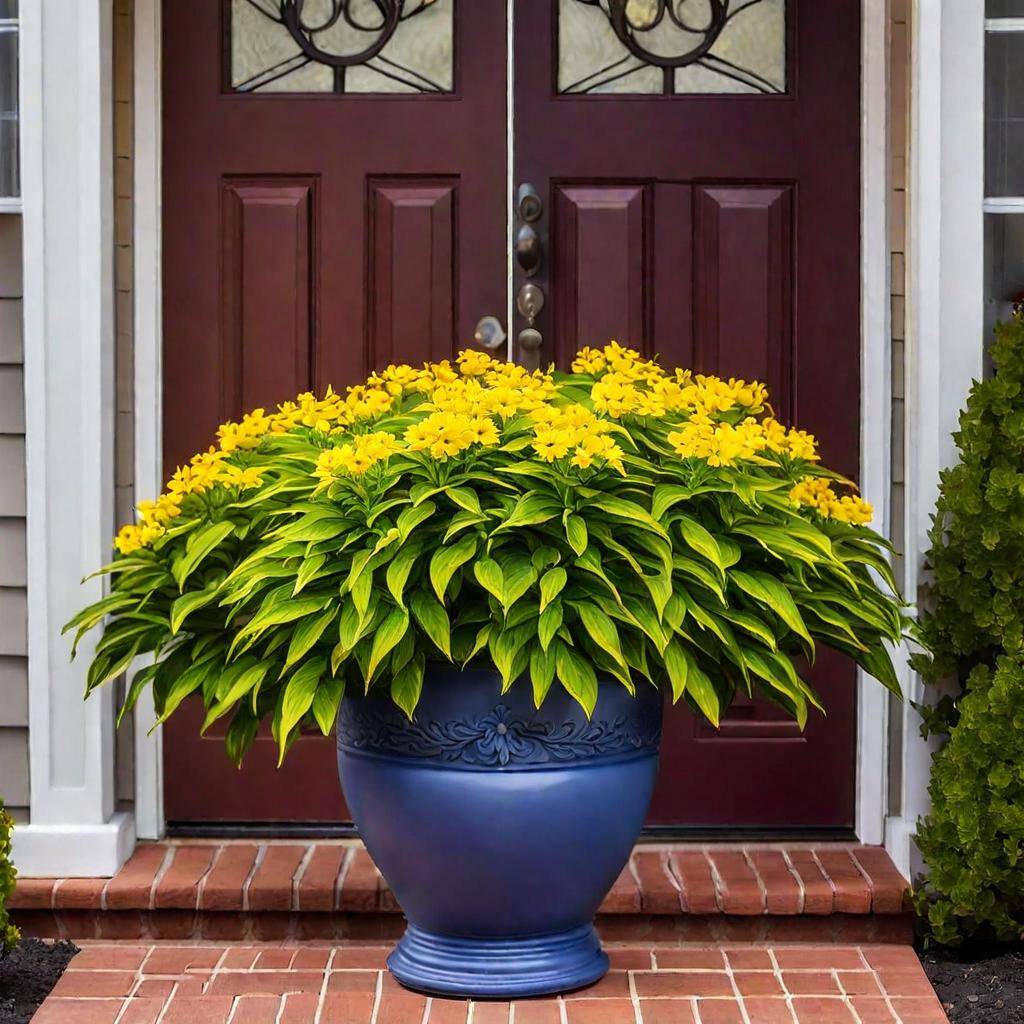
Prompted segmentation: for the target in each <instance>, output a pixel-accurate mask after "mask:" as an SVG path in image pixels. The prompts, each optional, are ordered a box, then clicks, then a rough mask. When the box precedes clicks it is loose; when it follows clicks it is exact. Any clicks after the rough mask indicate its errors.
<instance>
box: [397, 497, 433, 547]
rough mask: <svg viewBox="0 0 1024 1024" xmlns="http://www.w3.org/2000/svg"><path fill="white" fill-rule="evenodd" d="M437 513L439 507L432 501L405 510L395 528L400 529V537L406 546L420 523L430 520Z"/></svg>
mask: <svg viewBox="0 0 1024 1024" xmlns="http://www.w3.org/2000/svg"><path fill="white" fill-rule="evenodd" d="M436 511H437V506H436V505H435V504H434V503H433V502H432V501H425V502H423V504H421V505H414V506H413V507H412V508H407V509H405V510H404V511H403V512H402V513H401V514H400V515H399V517H398V521H397V522H396V523H395V526H396V527H397V528H398V535H399V537H400V538H401V540H402V543H403V544H404V543H405V542H406V540H407V539H408V537H409V534H410V533H412V531H413V530H415V529H416V527H417V526H419V525H420V523H422V522H424V521H425V520H427V519H429V518H430V517H431V516H432V515H433V514H434V513H435V512H436Z"/></svg>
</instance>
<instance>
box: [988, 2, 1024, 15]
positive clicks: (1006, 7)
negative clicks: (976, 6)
mask: <svg viewBox="0 0 1024 1024" xmlns="http://www.w3.org/2000/svg"><path fill="white" fill-rule="evenodd" d="M985 17H986V18H1024V0H985Z"/></svg>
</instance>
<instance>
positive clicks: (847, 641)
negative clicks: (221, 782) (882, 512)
mask: <svg viewBox="0 0 1024 1024" xmlns="http://www.w3.org/2000/svg"><path fill="white" fill-rule="evenodd" d="M870 518H871V508H870V506H869V505H867V504H866V503H865V502H864V501H862V500H861V499H860V498H859V497H858V496H857V494H856V491H855V488H854V487H853V486H852V484H850V483H849V482H848V481H845V480H843V479H842V478H840V477H839V476H838V475H837V474H835V473H832V472H830V471H829V470H827V469H825V468H824V467H822V466H821V464H820V462H819V460H818V455H817V451H816V445H815V440H814V438H813V437H811V436H810V435H808V434H806V433H804V432H802V431H799V430H796V429H794V428H791V427H787V426H785V425H783V424H781V423H779V422H778V421H777V420H776V419H775V417H774V415H773V414H772V411H771V407H770V405H769V401H768V394H767V391H766V390H765V388H764V386H763V385H761V384H758V383H747V382H744V381H741V380H728V381H726V380H721V379H718V378H716V377H707V376H700V375H694V374H691V373H690V372H688V371H686V370H675V371H672V372H669V371H667V370H665V369H663V368H662V367H661V366H659V365H658V363H657V362H656V361H652V360H646V359H643V358H641V356H640V355H639V354H638V353H637V352H635V351H632V350H629V349H626V348H623V347H621V346H619V345H617V344H615V343H614V342H613V343H611V344H609V345H607V346H605V347H604V348H602V349H584V350H583V351H581V352H580V353H579V354H578V356H577V358H576V360H575V362H574V363H573V367H572V372H571V373H559V372H555V371H553V370H548V371H546V372H544V371H537V372H529V371H527V370H525V369H523V368H522V367H520V366H516V365H513V364H510V363H504V362H498V361H496V360H494V359H492V358H491V357H490V356H487V355H485V354H483V353H481V352H477V351H466V352H463V353H461V354H460V355H459V356H458V358H457V359H456V360H454V361H453V362H452V361H444V362H440V363H434V364H428V365H426V366H424V367H421V368H414V367H410V366H389V367H388V368H387V369H385V370H383V371H381V372H380V373H375V374H374V375H373V376H372V377H370V379H369V380H368V381H367V382H366V383H365V384H361V385H359V386H356V387H352V388H349V389H348V390H347V391H346V392H345V394H337V393H335V392H333V391H330V390H329V391H328V392H327V394H326V395H324V396H323V397H320V398H318V397H316V396H314V395H312V394H305V395H301V396H299V398H298V399H296V400H295V401H294V402H285V403H284V404H282V405H281V406H279V407H278V409H277V410H276V411H274V412H272V413H267V412H266V411H265V410H262V409H257V410H255V411H254V412H251V413H249V414H248V415H246V416H245V417H244V418H243V419H242V420H241V421H239V422H238V423H226V424H224V425H223V426H222V427H221V428H220V430H219V431H218V443H217V444H216V445H215V446H213V447H211V448H210V449H209V450H208V451H206V452H203V453H200V454H199V455H197V456H195V457H194V458H193V459H192V460H191V462H190V464H189V465H187V466H183V467H181V468H180V469H178V471H177V472H176V473H175V474H174V477H173V478H172V479H171V481H170V482H169V484H168V486H167V489H166V491H165V492H164V493H163V494H162V495H161V496H160V497H159V498H158V499H157V500H156V501H153V502H147V503H144V504H143V505H141V506H140V508H139V518H138V520H137V522H135V523H131V524H129V525H127V526H125V527H124V528H123V529H122V530H121V531H120V532H119V533H118V535H117V537H116V539H115V546H116V548H117V552H118V553H117V556H116V558H115V560H114V561H113V562H112V563H111V564H110V565H108V566H106V567H105V568H104V569H102V570H100V572H102V573H107V574H109V575H110V576H111V577H112V585H111V588H110V592H109V594H108V595H107V596H106V597H104V598H103V599H102V600H100V601H97V602H96V603H94V604H92V605H90V606H89V607H88V608H86V609H85V610H84V611H82V612H81V613H80V614H79V615H77V616H76V617H75V618H74V619H73V620H72V621H71V622H70V623H69V624H68V626H67V629H70V630H74V631H75V633H76V637H75V644H76V646H77V644H78V642H79V640H80V639H81V637H82V636H83V635H84V634H85V633H86V632H88V631H89V630H90V629H92V628H93V627H96V626H100V625H102V626H103V634H102V637H101V639H100V640H99V642H98V644H97V646H96V648H95V650H94V653H93V657H92V663H91V665H90V668H89V673H88V689H89V690H90V691H91V690H92V689H94V688H95V687H97V686H99V685H101V684H102V683H104V682H107V681H108V680H110V679H113V678H115V677H117V676H119V675H121V674H122V673H124V672H125V671H126V670H128V669H129V667H130V666H133V665H135V664H136V663H137V659H138V658H140V657H141V656H143V655H149V656H150V658H149V663H148V664H144V665H143V667H142V668H141V669H139V670H137V671H136V672H135V673H134V676H133V677H132V680H131V684H130V686H129V688H128V693H127V697H126V700H125V703H124V707H123V709H122V714H123V713H124V711H126V710H128V709H130V708H131V707H132V706H133V705H134V704H135V702H136V700H137V699H138V696H139V694H140V693H141V692H142V690H143V689H144V688H145V687H146V686H151V687H152V690H153V696H154V700H155V705H156V709H157V713H158V716H159V719H160V720H161V721H162V720H164V719H166V718H167V716H169V715H170V714H172V713H173V712H174V710H175V709H176V708H177V707H178V706H179V705H180V704H181V702H182V701H183V700H184V699H185V698H187V697H190V696H192V695H194V694H198V695H200V696H201V698H202V700H203V701H204V703H205V706H206V709H207V714H206V719H205V724H204V728H208V727H209V726H210V725H211V724H212V723H213V722H215V721H217V720H218V719H220V718H222V717H223V716H225V715H231V716H232V719H231V724H230V727H229V729H228V733H227V746H228V751H229V754H230V755H231V757H232V758H233V759H234V760H235V761H236V762H241V759H242V757H243V755H244V754H245V752H246V750H247V749H248V747H249V745H250V744H251V743H252V740H253V737H254V735H255V733H256V730H257V726H258V724H259V722H260V720H261V719H264V718H267V717H269V718H270V719H271V721H272V727H273V732H274V735H275V737H276V738H277V740H278V742H279V744H280V748H281V756H282V757H283V756H284V754H285V753H286V752H287V749H288V747H289V744H290V742H291V741H292V740H293V739H294V738H295V736H296V735H297V730H298V728H299V727H300V726H301V725H302V724H303V723H306V724H312V723H314V722H315V723H316V724H318V725H319V726H320V728H321V729H322V730H323V732H324V733H325V734H327V733H329V732H330V730H331V729H332V727H333V723H334V719H335V717H336V714H337V710H338V706H339V703H340V701H341V700H342V698H343V695H344V693H345V691H346V689H348V688H350V687H358V688H360V689H364V690H369V689H370V688H372V687H386V688H388V689H389V691H390V694H391V697H392V698H393V699H394V701H395V702H396V704H398V705H399V706H400V707H401V708H402V709H403V710H404V711H405V712H406V713H407V714H408V715H410V716H412V715H413V714H414V712H415V709H416V705H417V702H418V700H419V696H420V692H421V689H422V686H423V680H424V674H425V671H426V668H427V664H428V662H431V661H433V660H441V661H445V662H455V663H457V664H459V665H467V664H469V663H474V664H481V663H482V664H486V665H491V666H493V667H494V668H495V669H496V670H497V671H498V672H499V673H500V675H501V678H502V680H503V684H504V686H505V687H506V688H508V687H510V686H512V685H522V686H532V688H533V697H534V700H535V703H536V705H537V706H538V707H540V706H541V704H542V702H543V701H544V698H545V696H546V694H547V693H548V692H549V690H550V688H551V687H552V686H554V685H558V686H562V687H564V688H565V689H566V690H567V691H568V692H569V693H570V694H571V695H572V696H573V697H574V698H575V699H576V700H578V701H579V703H580V704H581V705H582V706H583V707H584V708H585V709H586V710H587V711H588V713H589V712H591V711H592V709H593V707H594V705H595V701H596V699H597V678H598V676H599V675H602V676H607V677H613V678H615V679H617V680H618V681H619V682H620V683H621V684H622V685H623V686H625V687H626V688H627V689H629V690H630V691H631V692H633V691H635V688H636V687H638V686H646V685H651V684H653V685H656V686H664V687H666V688H667V689H668V690H669V691H670V692H671V694H672V696H673V699H675V700H677V701H678V700H680V699H683V700H686V701H687V702H688V703H689V704H690V705H691V707H692V708H693V709H694V710H695V711H697V712H699V713H702V714H704V715H705V716H706V717H707V718H708V719H710V721H711V722H713V723H716V724H717V722H718V720H719V717H720V715H721V713H722V710H723V709H724V708H726V707H727V706H728V705H729V703H730V701H731V700H732V699H733V697H734V695H735V694H736V693H737V692H739V691H742V692H744V693H747V694H759V695H760V696H763V697H766V698H767V699H768V700H770V701H773V702H774V703H775V704H777V705H779V706H780V707H782V708H784V709H785V710H786V711H787V712H788V713H790V714H791V715H793V716H794V717H795V718H796V719H797V721H798V722H800V724H801V725H803V724H804V723H805V722H806V720H807V717H808V714H809V710H810V708H812V707H819V708H820V706H821V705H820V702H819V699H818V697H817V696H816V694H815V692H814V690H813V689H812V687H811V686H810V684H809V683H808V682H807V680H806V679H805V678H804V676H803V674H802V673H803V671H804V669H805V667H806V665H807V664H809V662H810V661H811V660H812V659H813V656H814V650H815V644H816V643H817V642H821V643H824V644H826V645H828V646H830V647H833V648H835V649H837V650H839V651H841V652H843V653H845V654H847V655H849V656H850V657H851V658H853V659H855V660H856V661H857V662H858V663H859V664H860V665H862V666H863V667H864V668H865V669H866V670H867V671H868V672H869V673H870V674H872V675H874V676H875V677H877V678H878V679H879V680H881V682H882V683H884V684H885V685H886V686H888V687H890V688H891V689H893V690H895V691H896V692H898V685H897V682H896V678H895V673H894V672H893V668H892V664H891V662H890V659H889V655H888V653H887V650H886V644H887V643H893V644H894V643H897V642H899V640H900V638H901V635H902V632H903V629H904V626H905V619H904V616H903V613H902V609H901V602H900V601H899V599H898V597H897V596H896V593H895V586H894V584H893V581H892V576H891V573H890V570H889V565H888V561H887V558H886V543H885V541H884V540H883V538H882V537H880V536H879V535H878V534H876V533H874V532H872V531H871V530H870V529H869V528H868V526H867V525H866V524H867V522H868V521H869V520H870Z"/></svg>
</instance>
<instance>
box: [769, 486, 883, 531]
mask: <svg viewBox="0 0 1024 1024" xmlns="http://www.w3.org/2000/svg"><path fill="white" fill-rule="evenodd" d="M789 499H790V501H792V502H793V504H794V505H797V506H800V507H803V508H812V509H814V510H815V511H816V512H818V513H820V514H821V515H822V516H824V517H825V518H826V519H838V520H839V521H840V522H844V523H854V524H857V525H861V524H865V523H870V522H871V517H872V515H873V514H874V510H873V509H872V508H871V505H870V504H869V503H868V502H866V501H864V499H863V498H861V497H860V496H859V495H856V494H849V495H844V496H843V497H840V496H839V495H837V494H836V492H835V491H834V490H833V489H832V487H831V486H830V485H829V482H828V481H827V480H826V479H824V478H823V477H814V476H807V477H804V478H803V479H802V480H801V481H800V482H799V483H797V484H796V485H795V486H794V487H793V489H792V490H791V491H790V492H789Z"/></svg>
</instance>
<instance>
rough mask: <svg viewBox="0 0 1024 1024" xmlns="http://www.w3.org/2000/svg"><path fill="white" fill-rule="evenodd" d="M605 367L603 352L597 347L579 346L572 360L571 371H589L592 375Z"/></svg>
mask: <svg viewBox="0 0 1024 1024" xmlns="http://www.w3.org/2000/svg"><path fill="white" fill-rule="evenodd" d="M604 368H605V358H604V353H603V352H602V351H601V350H600V349H597V348H581V349H580V350H579V352H577V353H576V358H575V359H574V360H573V361H572V372H573V373H589V374H591V375H593V376H596V375H597V374H599V373H601V371H602V370H604Z"/></svg>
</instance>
